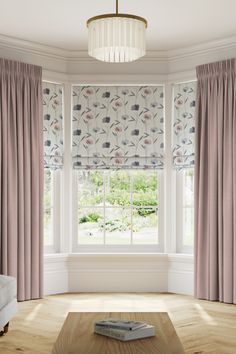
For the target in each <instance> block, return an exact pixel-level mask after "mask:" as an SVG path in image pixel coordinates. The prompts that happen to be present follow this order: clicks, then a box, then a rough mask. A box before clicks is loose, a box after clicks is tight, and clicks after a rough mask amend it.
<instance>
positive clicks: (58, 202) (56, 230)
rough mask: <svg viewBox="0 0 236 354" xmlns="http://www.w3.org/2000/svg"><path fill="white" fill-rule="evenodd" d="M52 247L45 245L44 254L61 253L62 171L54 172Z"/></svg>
mask: <svg viewBox="0 0 236 354" xmlns="http://www.w3.org/2000/svg"><path fill="white" fill-rule="evenodd" d="M51 173H52V234H53V235H52V238H53V244H52V245H44V253H45V254H50V253H58V252H59V251H60V237H61V226H62V225H61V220H62V218H61V208H62V198H61V196H62V193H61V174H62V171H61V170H55V171H54V170H52V171H51Z"/></svg>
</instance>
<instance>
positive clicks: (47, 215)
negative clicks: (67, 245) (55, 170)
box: [44, 169, 53, 246]
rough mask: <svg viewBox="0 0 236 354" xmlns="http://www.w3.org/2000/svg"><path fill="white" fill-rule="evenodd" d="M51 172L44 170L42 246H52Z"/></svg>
mask: <svg viewBox="0 0 236 354" xmlns="http://www.w3.org/2000/svg"><path fill="white" fill-rule="evenodd" d="M52 195H53V188H52V171H50V170H48V169H45V170H44V245H45V246H52V245H53V217H52V216H53V196H52Z"/></svg>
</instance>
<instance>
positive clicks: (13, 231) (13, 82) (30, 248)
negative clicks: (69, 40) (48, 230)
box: [0, 59, 43, 301]
mask: <svg viewBox="0 0 236 354" xmlns="http://www.w3.org/2000/svg"><path fill="white" fill-rule="evenodd" d="M42 134H43V126H42V72H41V68H40V67H37V66H33V65H28V64H23V63H20V62H14V61H10V60H5V59H0V186H1V188H0V273H1V274H5V275H12V276H15V277H16V278H17V291H18V300H20V301H22V300H28V299H35V298H39V297H41V296H42V205H43V204H42V197H43V147H42V141H43V136H42Z"/></svg>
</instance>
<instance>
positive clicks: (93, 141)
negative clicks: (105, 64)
mask: <svg viewBox="0 0 236 354" xmlns="http://www.w3.org/2000/svg"><path fill="white" fill-rule="evenodd" d="M69 91H70V90H69ZM69 91H68V92H69ZM71 91H72V106H71V116H72V117H71V120H70V117H68V116H67V117H66V119H67V121H66V124H67V134H66V137H65V138H64V133H63V129H64V117H63V116H64V92H63V85H60V84H54V83H49V82H45V83H44V84H43V118H44V164H45V184H44V205H45V208H44V211H45V212H44V244H45V251H46V252H60V251H61V250H62V251H63V247H64V246H63V245H64V244H66V247H65V249H66V252H68V251H69V252H82V253H83V252H88V253H90V252H91V253H96V252H126V253H128V252H147V253H148V252H150V253H151V252H168V246H166V244H168V242H169V241H168V242H166V239H165V238H167V237H171V238H174V240H175V241H174V242H173V243H172V245H173V244H174V247H172V250H174V249H175V250H174V251H176V252H179V253H192V252H193V223H194V218H193V216H194V211H193V210H194V209H193V189H194V134H195V122H194V113H195V96H196V83H195V82H187V83H180V84H179V83H178V84H173V92H172V97H168V98H167V99H166V98H165V97H164V86H162V85H159V86H82V85H81V86H80V85H72V86H71ZM66 97H67V102H66V104H67V106H68V105H69V104H70V102H69V94H67V95H66ZM164 102H165V103H166V104H170V105H171V102H172V118H173V121H171V124H172V125H171V128H168V129H167V130H168V131H166V132H165V126H166V124H165V109H164ZM66 112H67V115H68V114H69V110H68V109H67V110H66ZM169 122H170V121H169ZM167 126H168V124H167ZM165 134H167V135H169V136H171V135H172V143H171V144H172V155H170V154H167V155H169V156H170V158H171V156H172V169H171V168H170V167H168V168H167V167H166V161H165V159H166V149H169V150H170V149H171V146H170V143H168V144H169V145H167V147H165V144H164V143H165ZM69 135H70V136H69ZM167 140H168V139H167ZM64 145H65V146H66V149H67V154H66V163H65V164H64ZM69 154H70V155H69ZM68 156H70V157H68ZM168 166H170V162H169V164H168ZM65 174H66V181H67V182H66V183H65V182H64V178H63V175H65ZM168 174H171V176H172V177H173V178H172V177H171V179H168V178H166V176H167V175H168ZM175 177H176V178H175ZM166 180H169V181H170V180H176V186H175V187H174V188H172V187H170V188H171V193H172V194H173V195H171V199H172V201H171V204H172V205H170V206H169V207H168V208H166V201H165V193H166V191H167V190H168V188H169V186H167V185H166ZM68 181H71V184H70V183H68ZM171 183H172V182H171ZM64 197H65V199H66V204H65V203H64V202H65V200H64ZM168 200H169V199H168ZM168 203H169V201H168ZM65 205H67V206H69V209H70V211H69V209H68V211H67V213H66V214H67V216H66V217H64V212H65V209H63V208H65ZM173 205H176V208H173V207H172V206H173ZM167 209H169V210H167ZM174 209H175V210H174ZM164 210H166V214H168V215H164ZM174 214H175V215H174ZM173 220H176V222H175V221H173ZM165 223H166V224H165ZM167 223H170V224H171V225H175V226H174V227H173V230H172V231H171V232H170V235H168V236H167V233H169V231H166V230H167V229H168V227H167ZM62 224H63V230H64V232H66V235H63V234H62V232H61V229H62ZM171 227H172V226H171ZM67 230H68V233H67ZM63 238H64V239H65V238H67V239H68V240H66V241H65V240H64V241H65V242H64V241H63V242H62V244H63V245H62V247H61V246H60V240H62V239H63Z"/></svg>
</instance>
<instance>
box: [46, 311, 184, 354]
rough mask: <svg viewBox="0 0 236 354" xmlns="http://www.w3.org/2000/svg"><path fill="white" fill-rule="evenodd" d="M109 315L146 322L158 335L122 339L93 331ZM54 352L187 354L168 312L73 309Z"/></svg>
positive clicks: (59, 353) (63, 353)
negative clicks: (131, 339) (95, 323)
mask: <svg viewBox="0 0 236 354" xmlns="http://www.w3.org/2000/svg"><path fill="white" fill-rule="evenodd" d="M107 317H116V318H124V319H131V320H138V321H144V322H147V323H149V324H151V325H154V326H155V327H156V336H155V337H150V338H143V339H138V340H134V341H129V342H121V341H118V340H116V339H113V338H108V337H104V336H101V335H99V334H94V333H93V327H94V322H95V321H97V320H101V319H104V318H107ZM52 354H184V349H183V346H182V344H181V342H180V340H179V338H178V336H177V334H176V332H175V329H174V327H173V325H172V323H171V321H170V318H169V316H168V314H167V312H70V313H69V314H68V316H67V318H66V320H65V323H64V325H63V327H62V329H61V332H60V333H59V336H58V338H57V341H56V343H55V345H54V347H53V351H52Z"/></svg>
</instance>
